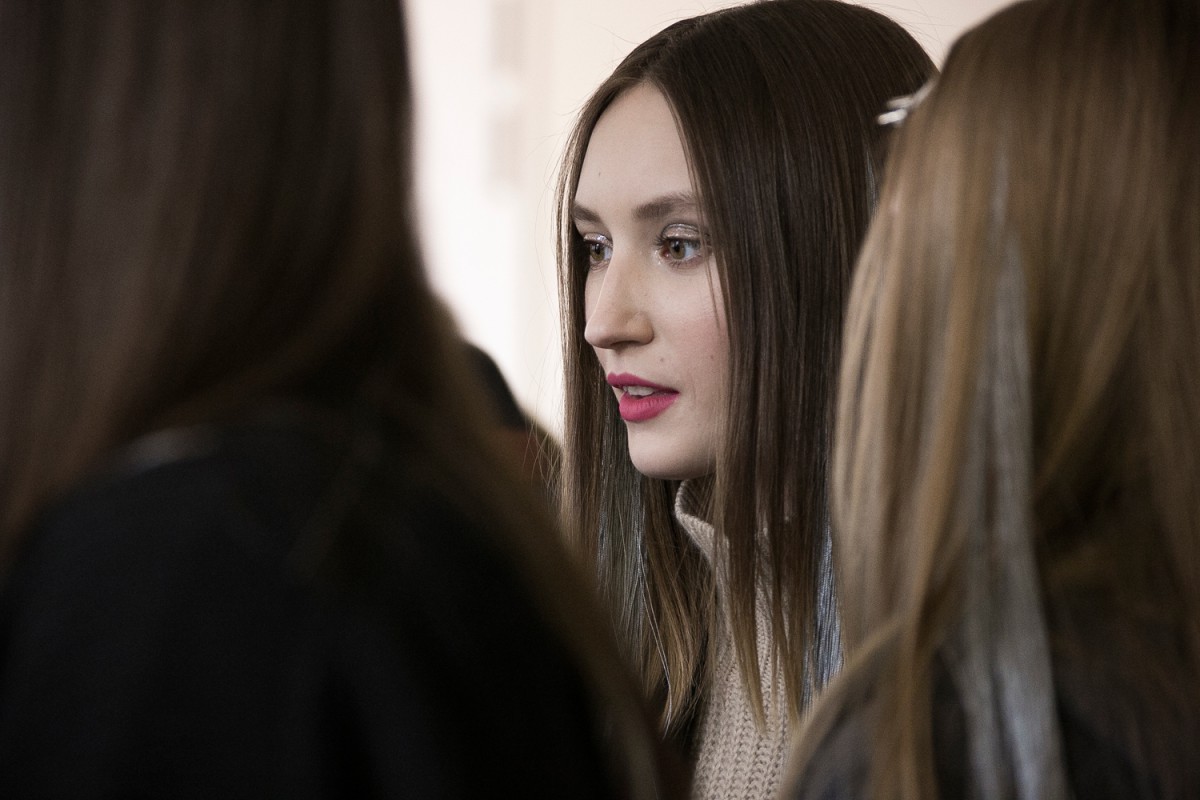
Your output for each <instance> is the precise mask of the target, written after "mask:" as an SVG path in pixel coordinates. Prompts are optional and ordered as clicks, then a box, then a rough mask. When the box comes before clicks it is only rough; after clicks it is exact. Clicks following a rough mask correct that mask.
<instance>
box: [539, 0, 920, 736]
mask: <svg viewBox="0 0 1200 800" xmlns="http://www.w3.org/2000/svg"><path fill="white" fill-rule="evenodd" d="M932 70H933V66H932V64H931V62H930V61H929V59H928V57H927V56H926V55H925V53H924V52H923V51H922V50H921V48H920V46H919V45H918V44H917V43H916V42H915V41H914V40H913V39H912V37H911V36H909V35H908V34H907V33H906V32H905V31H904V30H903V29H902V28H901V27H900V26H899V25H897V24H895V23H894V22H892V21H891V20H889V19H887V18H886V17H883V16H881V15H880V14H877V13H875V12H873V11H869V10H867V9H865V8H861V7H858V6H854V5H849V4H846V3H841V2H834V1H833V0H769V1H768V2H758V3H752V4H748V5H744V6H738V7H735V8H730V9H725V10H722V11H717V12H713V13H711V14H705V15H701V16H698V17H694V18H691V19H687V20H684V21H682V22H678V23H676V24H674V25H672V26H670V27H668V28H666V29H665V30H663V31H662V32H660V33H658V34H657V35H655V36H653V37H651V38H650V39H649V40H647V41H646V42H644V43H643V44H641V45H639V46H638V47H636V48H635V49H634V50H633V52H632V53H630V55H629V56H628V57H627V58H626V59H625V60H624V61H622V62H621V64H620V65H619V66H618V67H617V68H616V70H615V71H614V72H613V74H612V75H611V76H610V77H609V78H608V80H606V81H605V82H604V83H603V84H602V85H601V86H600V87H599V88H598V89H597V90H596V92H595V93H594V94H593V95H592V97H591V99H590V100H588V102H587V103H586V105H585V106H584V108H583V110H582V112H581V114H580V117H579V120H578V122H577V124H576V126H575V129H574V131H573V133H572V135H571V137H570V140H569V143H568V146H567V150H566V154H565V156H564V160H563V169H562V171H561V173H560V183H559V191H558V206H557V208H558V227H559V234H560V238H559V250H558V261H559V271H560V284H559V285H560V303H561V309H562V319H563V340H564V361H565V374H566V420H565V442H564V451H565V455H564V466H563V478H562V480H563V488H564V491H563V515H564V519H565V520H566V524H567V525H568V526H569V527H570V528H571V529H572V530H573V531H574V534H575V536H576V540H577V545H578V547H579V549H580V551H581V552H582V553H584V554H585V557H586V558H587V559H588V560H589V561H590V563H591V564H592V566H593V568H594V569H595V570H596V572H597V574H598V575H599V576H600V581H601V584H602V587H603V590H604V592H605V593H606V595H607V598H608V600H609V601H610V605H611V607H612V611H613V614H614V618H615V624H616V627H617V631H618V637H619V639H620V640H621V641H622V643H623V644H624V645H625V647H626V648H627V650H628V654H629V657H630V658H631V660H632V662H633V663H634V665H635V666H636V668H637V670H638V672H639V673H640V675H641V677H642V682H643V686H644V689H645V691H646V693H647V695H648V696H650V697H652V698H655V700H656V701H657V702H658V703H660V704H661V708H662V709H663V710H662V715H663V720H664V725H665V726H666V727H667V728H668V729H670V730H677V729H679V728H681V727H682V726H684V725H685V724H686V723H687V722H688V721H689V720H690V719H691V718H692V717H693V715H694V712H695V710H696V707H697V704H698V702H699V701H700V700H701V699H702V697H703V694H704V692H705V686H706V680H707V678H706V677H705V674H704V664H705V649H706V647H707V642H708V641H709V639H710V630H711V626H712V625H713V624H714V621H715V619H716V617H715V613H716V611H715V609H714V608H713V591H714V588H713V584H712V580H711V574H710V572H709V567H708V564H707V563H706V561H705V560H704V557H703V556H702V555H701V554H700V552H699V551H698V550H697V549H696V548H695V547H694V546H693V545H692V544H691V543H690V542H689V540H688V539H687V538H686V535H685V534H684V533H683V532H682V531H681V530H680V528H679V527H678V525H677V523H676V522H675V520H674V519H673V516H672V504H673V500H674V496H675V492H676V489H677V484H676V483H674V482H669V481H662V480H655V479H650V478H646V477H643V476H641V475H640V474H639V473H637V471H636V470H635V469H634V468H633V465H632V464H631V462H630V460H629V455H628V448H627V446H626V441H625V429H624V425H623V423H622V422H621V420H620V419H619V417H618V415H617V409H616V404H615V402H614V400H613V397H612V395H611V391H610V390H609V388H608V386H607V385H606V384H605V382H604V376H603V374H602V371H601V370H600V368H599V365H598V363H597V361H596V358H595V357H594V355H593V354H592V352H590V349H589V348H588V346H587V344H586V343H585V341H584V338H583V329H584V322H585V320H584V307H583V285H584V277H585V275H586V273H587V256H586V253H585V252H584V250H583V248H582V243H581V240H580V237H579V236H578V234H577V233H576V231H575V228H574V226H573V224H572V221H571V219H572V216H571V212H572V204H573V202H574V198H575V191H576V188H577V186H578V181H579V172H580V168H581V165H582V162H583V157H584V154H585V152H586V150H587V146H588V140H589V138H590V136H591V132H592V130H593V128H594V127H595V124H596V121H597V120H598V119H599V117H600V115H602V114H603V113H604V111H605V110H606V109H607V108H608V106H609V105H610V104H611V103H612V102H613V100H614V99H615V98H616V97H618V96H619V95H621V94H622V93H623V92H625V91H627V90H629V89H630V88H631V87H634V86H637V85H640V84H649V85H651V86H653V87H654V88H656V89H657V90H659V91H660V92H662V94H663V95H664V96H665V98H666V100H667V102H668V104H669V105H670V107H671V109H672V111H673V112H674V115H675V118H676V121H677V124H678V127H679V131H680V135H681V138H682V140H683V142H684V148H685V150H686V152H687V155H688V160H689V164H690V167H691V170H692V178H693V183H694V185H695V187H696V190H697V193H698V195H699V201H700V204H701V210H702V215H703V217H704V220H705V224H706V226H707V229H708V234H709V235H710V236H711V239H712V244H713V252H714V254H715V256H716V263H717V268H718V270H719V274H720V283H721V286H722V290H723V292H724V303H725V309H726V317H727V330H728V331H729V339H730V344H729V347H730V359H729V361H730V366H729V371H730V375H729V381H728V385H729V386H730V387H732V394H731V397H730V398H729V406H728V409H727V412H726V415H725V419H723V420H721V424H722V426H723V431H724V435H723V444H722V446H721V450H720V454H719V457H718V466H717V470H716V474H715V476H713V478H712V480H711V481H708V482H706V483H707V484H708V485H707V486H706V487H698V488H700V489H701V491H702V493H704V494H707V496H708V497H709V509H708V514H709V518H710V520H711V521H712V522H714V524H715V527H716V530H717V536H718V541H721V540H724V541H726V542H727V543H728V550H727V552H728V556H729V560H728V570H729V575H730V592H731V604H732V609H731V610H732V619H733V636H734V644H735V648H736V650H737V653H738V660H739V664H740V670H741V674H742V677H743V680H744V681H745V683H746V686H747V688H748V690H749V692H750V696H751V697H752V698H754V700H755V702H756V703H758V704H759V706H761V697H762V692H761V687H760V685H759V669H758V656H757V652H756V648H755V641H756V636H757V632H756V621H755V595H756V591H757V588H756V587H760V586H765V587H767V590H768V592H769V594H770V597H771V604H772V606H771V607H772V615H771V623H770V624H771V635H772V637H773V638H774V641H775V645H776V650H777V656H778V661H777V664H776V666H777V667H778V669H780V670H781V673H780V674H782V675H783V676H784V680H785V682H786V687H787V692H788V695H789V707H790V708H791V709H792V711H793V713H795V714H797V715H798V714H799V713H800V709H801V708H802V707H803V705H804V704H805V702H806V698H807V697H809V696H810V695H811V693H812V692H813V691H815V690H816V689H817V688H819V687H820V686H821V685H822V684H823V683H824V681H825V680H826V679H827V678H828V675H829V672H830V671H831V667H830V665H833V664H836V663H838V661H839V660H840V652H839V650H838V645H837V642H836V641H833V642H829V641H827V640H821V639H820V638H819V637H818V636H817V635H816V630H815V622H816V616H817V609H816V596H817V586H818V582H819V580H820V564H821V559H822V549H823V548H824V547H825V543H826V528H827V510H826V494H827V490H826V464H827V461H828V457H829V449H830V431H831V426H832V397H833V392H832V383H833V378H834V372H835V365H836V363H837V358H838V352H839V339H840V331H841V321H842V308H843V304H844V300H845V293H846V291H847V287H848V282H849V273H850V265H851V263H852V262H853V259H854V257H855V255H856V253H857V250H858V246H859V242H860V240H861V238H862V236H863V234H864V232H865V230H866V225H867V221H868V219H869V217H870V215H871V212H872V210H873V207H874V203H875V175H876V173H877V171H878V169H879V166H880V159H881V157H882V154H883V153H882V151H883V144H884V142H883V133H882V132H881V130H880V129H879V127H878V126H877V125H876V124H875V122H874V119H875V116H876V115H877V114H878V113H879V112H880V111H881V110H882V109H883V107H884V103H885V101H886V100H887V99H888V98H889V97H892V96H894V95H897V94H904V93H907V92H911V91H914V90H915V89H916V88H917V87H919V86H920V85H921V84H922V83H923V82H924V81H925V80H926V78H927V77H928V76H929V74H930V73H931V72H932ZM760 532H761V533H765V535H764V536H760V535H757V534H758V533H760ZM718 551H721V548H718ZM760 710H761V709H760Z"/></svg>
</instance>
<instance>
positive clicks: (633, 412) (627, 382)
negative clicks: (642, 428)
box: [608, 373, 679, 422]
mask: <svg viewBox="0 0 1200 800" xmlns="http://www.w3.org/2000/svg"><path fill="white" fill-rule="evenodd" d="M608 385H609V386H612V387H613V388H614V389H621V390H626V389H628V388H629V387H630V386H644V387H645V388H647V389H651V390H653V391H652V392H651V393H650V394H648V395H645V396H642V397H637V396H634V395H632V394H629V393H628V391H622V393H621V399H620V401H619V403H618V406H619V408H620V411H621V419H623V420H625V421H626V422H645V421H646V420H648V419H654V418H655V417H657V416H658V415H659V414H661V413H662V412H664V411H666V410H667V409H668V408H670V406H671V404H672V403H674V402H675V401H676V400H677V399H678V398H679V392H677V391H675V390H674V389H670V388H668V387H666V386H659V385H658V384H654V383H651V382H650V381H647V380H642V379H641V378H639V377H637V376H636V375H628V374H625V373H621V374H620V375H614V374H611V373H610V374H609V375H608Z"/></svg>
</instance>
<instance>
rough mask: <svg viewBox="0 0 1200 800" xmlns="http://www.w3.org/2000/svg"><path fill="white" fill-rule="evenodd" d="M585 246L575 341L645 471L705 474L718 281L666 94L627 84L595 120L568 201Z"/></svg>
mask: <svg viewBox="0 0 1200 800" xmlns="http://www.w3.org/2000/svg"><path fill="white" fill-rule="evenodd" d="M572 213H573V219H574V222H575V229H576V231H577V232H578V234H579V235H580V237H582V239H583V241H584V244H585V245H586V249H587V252H588V259H589V269H588V274H587V280H586V285H585V289H584V313H585V314H586V322H587V324H586V328H585V330H584V338H585V339H587V342H588V344H590V345H591V346H592V349H593V350H594V351H595V352H596V357H597V358H598V359H599V361H600V366H601V368H602V369H603V370H604V373H605V375H606V376H607V379H608V383H609V385H610V386H611V387H612V391H613V394H614V395H615V397H616V400H617V403H618V405H619V408H620V413H621V418H622V419H623V420H624V421H625V425H626V428H627V429H628V432H629V456H630V458H631V459H632V461H633V465H634V466H635V467H636V468H637V469H638V471H639V472H642V473H643V474H645V475H649V476H651V477H655V478H666V479H674V480H681V479H685V478H695V477H699V476H701V475H708V474H711V473H712V472H713V471H714V469H715V467H716V459H717V448H718V445H719V442H720V437H719V429H720V427H721V422H722V419H723V416H724V413H725V407H726V404H727V399H728V394H729V392H728V386H727V377H726V375H727V364H728V360H729V340H728V336H727V334H726V329H725V310H724V306H723V303H722V299H721V287H720V277H719V275H718V273H717V269H716V265H715V263H714V261H713V256H712V251H711V249H710V247H709V242H708V239H707V236H706V234H705V231H704V223H703V220H702V218H701V215H700V208H699V205H698V203H697V198H696V192H695V189H694V188H693V186H692V182H691V177H690V176H689V174H688V163H687V159H686V157H685V155H684V151H683V142H682V141H681V140H680V138H679V132H678V130H677V129H676V126H675V118H674V116H673V115H672V114H671V109H670V107H669V106H668V105H667V101H666V99H665V98H664V97H663V95H662V94H661V93H660V92H659V91H658V90H657V89H655V88H653V87H651V86H648V85H645V84H643V85H641V86H637V87H635V88H633V89H630V90H629V91H627V92H625V93H624V94H622V95H620V96H619V97H617V99H616V100H615V101H613V103H612V105H610V106H609V107H608V109H607V110H606V111H605V112H604V114H603V115H602V116H601V117H600V119H599V121H598V122H597V123H596V127H595V130H594V131H593V132H592V136H591V139H590V140H589V141H588V146H587V152H586V154H585V156H584V159H583V167H582V170H581V172H580V176H579V187H578V189H577V191H576V194H575V202H574V207H573V211H572Z"/></svg>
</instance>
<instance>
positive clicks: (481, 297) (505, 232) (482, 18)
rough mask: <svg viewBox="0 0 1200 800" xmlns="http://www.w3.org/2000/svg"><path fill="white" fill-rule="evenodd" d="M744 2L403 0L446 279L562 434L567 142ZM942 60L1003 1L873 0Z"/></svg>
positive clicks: (482, 336) (435, 245) (453, 301)
mask: <svg viewBox="0 0 1200 800" xmlns="http://www.w3.org/2000/svg"><path fill="white" fill-rule="evenodd" d="M738 1H739V0H724V1H722V0H715V1H713V0H710V1H709V2H704V1H703V0H404V2H405V3H406V10H407V14H408V25H409V36H410V38H411V39H412V53H413V68H414V74H415V82H416V93H417V179H418V192H419V195H420V208H421V215H422V225H421V229H422V236H423V243H424V249H425V255H426V259H427V263H428V265H429V269H430V272H431V274H432V276H433V281H434V284H435V286H436V287H437V289H438V290H439V291H440V292H441V294H442V296H443V297H444V298H445V299H446V301H447V302H448V303H449V305H450V307H451V309H452V310H453V312H454V314H455V316H456V318H457V320H458V323H459V326H460V327H461V329H462V331H463V333H464V334H465V335H466V337H467V338H468V339H470V340H472V341H474V342H475V343H476V344H478V345H479V346H481V347H482V348H483V349H485V350H487V351H488V352H489V353H490V354H491V355H492V357H493V358H495V360H496V362H497V363H498V364H499V365H500V368H501V370H502V371H503V372H504V374H505V377H506V378H507V379H508V382H509V385H510V386H512V388H513V391H514V392H515V393H516V395H517V398H518V400H519V401H520V402H521V404H522V405H523V406H524V408H525V409H526V411H528V412H530V413H532V414H534V415H535V416H536V417H537V418H538V419H539V420H541V421H542V422H543V423H544V424H545V425H547V426H548V427H549V428H550V429H551V430H554V431H556V432H557V431H559V430H560V429H561V422H560V410H559V408H560V403H561V396H562V390H561V370H560V369H559V363H558V362H559V343H558V318H557V299H556V292H555V277H554V272H555V266H554V241H555V232H554V225H553V214H554V202H553V196H554V181H555V176H556V173H557V167H558V158H559V155H560V152H561V147H562V144H563V139H564V137H565V136H566V134H567V132H568V131H569V130H570V126H571V123H572V122H573V120H574V117H575V113H576V111H577V110H578V109H579V107H580V106H581V105H582V104H583V102H584V101H585V100H586V99H587V97H588V95H589V94H590V93H591V91H592V90H593V89H594V88H595V87H596V86H597V85H598V84H599V83H600V82H601V81H602V80H603V79H604V78H605V77H607V76H608V74H609V73H610V72H611V71H612V69H613V67H615V66H616V64H617V62H619V61H620V60H621V59H622V58H623V57H624V56H625V55H626V54H627V53H628V52H629V51H630V50H631V49H632V48H633V47H634V46H635V45H636V44H637V43H638V42H641V41H642V40H644V39H646V38H647V37H649V36H650V35H651V34H653V33H655V32H656V31H658V30H660V29H661V28H663V27H664V26H666V25H667V24H669V23H671V22H673V21H675V20H677V19H681V18H683V17H689V16H693V15H695V14H698V13H702V12H704V11H709V10H713V9H717V8H721V7H724V6H730V5H737V4H738ZM861 4H862V5H866V6H869V7H871V8H873V9H875V10H877V11H880V12H882V13H884V14H887V15H888V16H890V17H892V18H893V19H896V20H897V21H899V22H900V23H902V24H903V25H904V26H905V27H907V28H908V30H909V31H911V32H912V34H913V35H914V36H915V37H916V39H917V40H918V41H919V42H921V44H922V45H924V46H925V48H926V50H928V52H929V53H930V55H931V56H932V57H933V59H934V61H936V62H938V63H939V64H940V63H941V60H942V58H943V55H944V53H945V50H946V48H947V47H948V46H949V44H950V43H951V42H953V41H954V39H955V37H957V36H958V34H959V33H961V32H962V31H963V30H965V29H966V28H968V27H970V26H971V25H973V24H975V23H977V22H979V21H981V20H982V19H983V18H984V17H986V16H988V15H989V14H991V13H992V12H994V11H995V10H996V9H998V8H1000V7H1001V6H1003V5H1005V4H1006V3H1005V2H1003V0H896V2H892V3H881V2H863V3H861Z"/></svg>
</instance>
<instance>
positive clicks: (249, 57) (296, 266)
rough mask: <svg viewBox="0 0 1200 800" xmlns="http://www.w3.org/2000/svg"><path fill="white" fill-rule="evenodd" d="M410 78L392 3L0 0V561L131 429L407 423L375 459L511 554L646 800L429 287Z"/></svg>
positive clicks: (556, 569)
mask: <svg viewBox="0 0 1200 800" xmlns="http://www.w3.org/2000/svg"><path fill="white" fill-rule="evenodd" d="M408 70H409V66H408V55H407V50H406V43H405V33H404V23H403V18H402V10H401V7H400V4H399V3H397V2H395V0H328V1H327V2H317V1H316V0H312V1H311V2H310V1H309V0H305V1H304V2H294V1H293V0H256V1H255V2H241V0H211V1H208V2H198V3H192V2H180V3H175V2H172V3H162V2H158V1H157V0H142V1H141V2H138V1H136V0H77V1H75V2H72V1H70V0H68V1H66V2H55V3H42V2H41V0H5V2H3V3H0V321H2V325H3V331H2V334H0V499H2V501H3V505H2V510H0V576H2V575H3V574H4V573H7V572H8V571H9V570H10V569H11V568H12V565H13V564H14V562H15V560H16V559H17V558H18V557H19V555H20V553H21V551H22V547H23V545H24V544H25V540H26V538H27V537H28V535H29V531H30V528H31V525H32V524H33V522H34V520H35V519H36V517H37V515H38V514H39V513H40V512H41V511H42V510H44V509H45V508H47V507H48V506H49V505H50V504H52V503H53V502H54V501H55V500H56V499H58V498H59V497H61V496H62V495H63V494H64V493H65V492H66V491H68V490H69V489H70V488H71V487H72V486H74V485H76V483H77V482H78V481H80V480H81V479H83V478H84V476H85V475H87V474H89V472H91V471H92V470H95V469H97V468H98V467H100V466H101V465H103V464H104V463H105V461H106V459H107V458H110V457H111V456H112V454H113V452H114V451H115V450H116V449H118V448H119V447H121V446H122V445H124V444H127V443H129V442H130V441H132V440H134V439H136V438H138V437H139V436H141V435H143V434H146V433H149V432H152V431H156V430H160V429H163V428H169V427H174V426H184V425H192V424H202V423H213V422H216V423H220V422H222V421H224V420H227V419H232V418H237V417H238V416H239V415H242V414H244V413H246V411H247V410H250V409H253V408H255V407H256V406H257V405H258V404H261V403H264V402H269V401H271V400H274V399H285V400H286V399H290V400H300V401H306V402H312V403H314V404H316V405H318V406H321V407H325V408H328V407H332V408H335V409H339V410H343V411H344V410H348V409H353V410H355V411H356V412H357V411H359V410H362V409H366V410H367V413H369V414H371V415H375V416H377V417H383V418H386V419H387V420H388V422H389V425H391V426H392V427H393V429H395V430H398V431H400V432H401V433H402V434H403V436H402V439H403V441H404V442H405V445H406V447H405V449H404V450H403V451H402V452H397V453H394V454H390V455H392V456H394V458H395V464H394V466H395V469H396V474H398V475H402V474H406V473H405V470H407V471H408V473H411V474H416V475H420V476H421V479H422V480H423V481H425V482H426V483H428V485H429V486H430V487H431V488H432V489H434V490H435V491H437V492H439V493H440V494H441V495H442V496H444V497H445V498H447V499H448V502H451V503H453V505H454V507H455V508H457V509H459V510H461V511H462V512H463V513H465V514H466V515H467V516H468V517H469V518H470V519H473V520H475V521H477V522H478V523H479V524H480V528H481V530H483V531H486V532H488V533H489V534H492V535H494V538H495V543H496V545H497V546H498V547H499V548H501V549H502V550H503V551H505V552H506V553H508V554H509V555H510V556H511V557H512V559H513V561H514V563H515V564H516V566H517V568H518V570H519V571H521V572H522V573H523V574H524V576H525V577H526V578H527V579H528V585H529V586H530V587H531V593H532V594H533V596H534V601H535V604H536V605H537V606H538V608H539V609H540V610H541V612H542V613H543V614H544V615H545V616H546V618H547V620H548V621H549V622H550V624H551V625H552V626H553V627H554V628H555V629H556V630H558V632H559V633H560V634H561V635H562V637H563V639H564V641H565V643H566V645H567V647H568V649H569V651H570V652H571V653H572V654H573V657H574V658H575V660H576V661H577V662H578V664H579V668H580V670H581V672H582V673H583V674H584V675H585V676H586V680H587V683H588V686H589V688H590V690H591V691H592V692H593V693H594V698H593V699H594V701H595V704H596V706H597V707H598V708H601V709H606V711H605V712H604V713H598V715H597V716H598V718H600V717H603V719H604V720H606V721H607V723H610V724H611V729H610V730H609V731H608V733H609V734H611V738H610V740H609V741H610V743H611V745H612V755H613V759H614V769H615V771H616V774H617V775H618V781H619V782H620V783H621V785H623V786H624V787H625V788H626V789H627V790H628V791H629V792H630V793H631V794H632V795H635V796H641V797H650V796H655V794H656V792H657V791H658V786H657V775H656V767H655V765H654V763H652V761H653V758H654V756H653V751H654V748H655V745H654V744H653V742H652V734H651V733H650V731H649V726H645V727H643V726H642V724H641V722H640V719H641V711H640V709H639V707H638V703H637V701H636V699H635V697H636V691H635V690H633V689H630V690H628V691H626V687H625V683H626V680H625V673H624V672H623V670H622V668H621V666H620V661H619V657H618V655H617V653H616V651H615V648H613V647H612V645H611V641H610V639H611V637H609V636H607V635H606V634H607V631H604V630H603V629H602V626H601V625H600V624H599V623H598V622H597V620H598V619H599V617H598V615H595V616H594V615H593V609H592V600H591V598H590V597H589V596H588V594H587V592H586V591H585V590H584V588H583V587H584V586H586V582H583V581H576V580H573V579H572V573H571V571H570V570H567V569H564V568H563V564H564V562H565V554H563V553H560V552H559V546H558V537H557V535H556V531H554V529H553V526H552V523H551V522H550V520H549V519H548V518H547V517H548V515H547V514H546V513H545V512H543V511H539V506H540V505H541V503H540V502H539V500H538V499H535V498H533V497H532V496H531V495H530V492H529V489H528V487H526V486H525V485H523V482H522V481H521V480H520V479H519V478H518V477H517V476H515V475H512V474H511V470H510V469H509V468H508V462H507V461H506V458H505V456H504V455H502V454H499V453H498V452H495V451H494V449H493V447H492V445H491V444H490V443H489V437H488V434H487V431H486V428H485V424H486V420H487V417H485V413H484V411H483V410H482V408H481V407H480V406H478V405H477V402H476V400H475V398H476V396H477V394H478V393H477V392H475V391H473V390H472V387H473V386H474V384H473V383H469V382H468V381H469V378H468V374H467V372H466V368H465V365H464V357H463V348H462V344H461V341H460V340H459V339H458V337H457V335H456V334H455V332H454V329H453V326H452V325H451V323H450V320H449V317H448V315H447V314H446V312H445V311H444V309H443V307H442V306H441V304H440V303H439V302H438V301H437V300H436V299H435V297H434V296H433V294H432V292H431V290H430V287H429V285H428V282H427V279H426V277H425V273H424V270H423V267H422V259H421V256H420V253H419V249H418V243H417V237H416V227H415V219H414V208H413V191H412V183H413V181H412V167H411V164H410V158H411V129H412V120H411V117H412V98H411V91H410V88H409V73H408ZM464 454H470V457H464ZM422 485H424V484H422ZM334 534H335V535H337V532H336V531H335V532H334ZM383 535H386V532H383ZM0 579H2V578H0ZM390 610H391V611H393V612H394V613H397V614H403V613H404V609H402V608H393V609H390Z"/></svg>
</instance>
